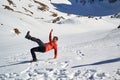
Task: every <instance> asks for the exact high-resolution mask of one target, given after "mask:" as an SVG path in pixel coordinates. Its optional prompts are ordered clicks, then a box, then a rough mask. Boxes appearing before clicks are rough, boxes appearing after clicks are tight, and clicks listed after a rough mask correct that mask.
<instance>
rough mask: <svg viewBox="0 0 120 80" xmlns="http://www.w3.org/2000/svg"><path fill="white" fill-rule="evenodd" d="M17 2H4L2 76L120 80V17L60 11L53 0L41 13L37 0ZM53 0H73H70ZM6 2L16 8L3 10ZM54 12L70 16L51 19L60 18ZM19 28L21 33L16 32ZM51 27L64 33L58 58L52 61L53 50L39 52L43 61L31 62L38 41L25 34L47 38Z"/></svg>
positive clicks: (12, 79)
mask: <svg viewBox="0 0 120 80" xmlns="http://www.w3.org/2000/svg"><path fill="white" fill-rule="evenodd" d="M13 1H14V3H15V5H14V6H16V7H14V6H13V5H9V3H8V2H7V0H6V1H5V0H2V1H0V80H119V79H120V52H119V50H120V37H119V35H120V29H117V27H118V25H120V23H119V22H120V19H116V18H110V16H104V17H102V18H101V19H99V17H94V18H88V17H84V16H82V17H79V16H76V15H72V14H71V15H66V13H62V12H59V11H57V10H55V9H54V8H55V7H54V6H53V5H52V4H51V3H50V1H48V0H42V1H40V2H42V3H44V4H46V5H48V6H49V10H47V11H45V12H43V11H39V10H38V9H37V6H38V4H36V3H34V1H33V0H13ZM37 1H39V0H37ZM51 2H52V3H62V2H63V3H67V4H69V3H70V2H69V1H67V0H59V2H58V1H56V0H52V1H51ZM28 4H29V5H31V6H32V5H33V7H32V8H30V7H28ZM3 5H9V6H10V7H11V8H13V9H14V11H10V10H7V9H4V6H3ZM116 6H117V5H116ZM22 7H25V8H27V9H29V10H30V11H32V12H33V13H34V14H31V13H30V12H26V11H25V10H24V8H22ZM16 11H20V12H22V13H18V12H16ZM50 11H52V12H55V13H57V14H58V16H57V17H59V16H63V17H64V18H65V19H63V20H62V19H61V20H60V21H59V22H58V24H56V23H51V22H52V21H53V20H54V18H56V17H52V16H51V12H50ZM27 14H29V15H27ZM14 28H17V29H19V30H20V32H21V33H20V34H16V33H15V32H14ZM51 29H53V30H54V31H53V35H57V36H58V37H59V41H58V44H59V48H58V50H59V51H58V59H52V58H53V51H49V52H47V53H39V52H38V53H36V55H37V58H38V59H39V61H38V62H34V63H29V61H30V60H31V59H32V58H31V54H30V49H31V48H32V47H35V46H38V45H37V44H36V43H34V42H31V41H28V40H26V39H25V38H24V36H25V34H26V32H27V31H28V30H29V31H31V32H30V34H31V35H32V36H35V37H38V38H40V39H41V40H42V41H44V42H47V41H48V34H49V31H50V30H51Z"/></svg>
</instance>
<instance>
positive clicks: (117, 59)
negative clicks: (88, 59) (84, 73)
mask: <svg viewBox="0 0 120 80" xmlns="http://www.w3.org/2000/svg"><path fill="white" fill-rule="evenodd" d="M119 61H120V57H119V58H115V59H110V60H105V61H100V62H95V63H92V64H84V65H78V66H73V67H72V68H78V67H84V66H92V65H102V64H108V63H113V62H119Z"/></svg>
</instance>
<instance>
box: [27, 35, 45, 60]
mask: <svg viewBox="0 0 120 80" xmlns="http://www.w3.org/2000/svg"><path fill="white" fill-rule="evenodd" d="M29 40H32V41H34V42H36V43H38V45H39V46H38V47H34V48H32V49H31V55H32V58H33V60H34V61H36V60H37V58H36V54H35V52H45V44H44V43H43V42H42V41H41V40H40V39H38V38H35V37H30V38H29Z"/></svg>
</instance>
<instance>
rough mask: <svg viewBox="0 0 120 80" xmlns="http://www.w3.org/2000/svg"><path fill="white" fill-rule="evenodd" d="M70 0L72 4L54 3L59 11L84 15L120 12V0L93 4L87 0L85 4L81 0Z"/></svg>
mask: <svg viewBox="0 0 120 80" xmlns="http://www.w3.org/2000/svg"><path fill="white" fill-rule="evenodd" d="M69 2H70V3H71V4H57V3H52V4H53V6H55V7H56V9H57V10H58V11H61V12H64V13H69V14H75V15H83V16H88V15H91V16H106V15H111V14H116V13H119V12H120V5H119V4H120V1H116V2H115V3H108V2H107V0H106V1H102V2H98V1H95V2H93V3H92V4H90V3H88V2H87V3H86V4H84V5H83V4H82V3H80V2H79V1H78V2H77V3H76V2H75V0H69Z"/></svg>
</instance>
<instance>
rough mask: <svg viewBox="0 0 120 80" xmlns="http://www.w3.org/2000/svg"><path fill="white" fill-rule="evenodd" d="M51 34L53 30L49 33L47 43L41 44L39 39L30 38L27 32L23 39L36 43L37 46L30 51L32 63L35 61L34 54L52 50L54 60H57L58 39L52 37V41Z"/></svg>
mask: <svg viewBox="0 0 120 80" xmlns="http://www.w3.org/2000/svg"><path fill="white" fill-rule="evenodd" d="M52 32H53V29H51V31H50V33H49V42H47V43H43V42H42V41H41V40H40V39H38V38H35V37H32V36H31V35H30V31H28V32H27V34H26V36H25V38H26V39H28V40H31V41H34V42H36V43H38V45H39V46H38V47H34V48H32V49H31V55H32V58H33V61H37V58H36V54H35V52H43V53H44V52H47V51H49V50H52V49H54V59H56V58H57V53H58V47H57V41H58V37H57V36H54V37H53V39H52Z"/></svg>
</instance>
